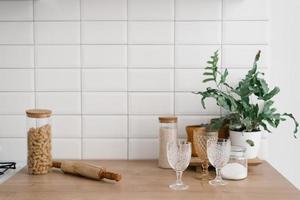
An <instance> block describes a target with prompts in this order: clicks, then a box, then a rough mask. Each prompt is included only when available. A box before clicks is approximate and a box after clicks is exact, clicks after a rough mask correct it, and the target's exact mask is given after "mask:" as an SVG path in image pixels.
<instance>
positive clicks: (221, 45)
mask: <svg viewBox="0 0 300 200" xmlns="http://www.w3.org/2000/svg"><path fill="white" fill-rule="evenodd" d="M223 37H224V0H221V44H220V48H221V63H220V64H221V71H222V70H223V55H224V52H223V51H224V49H223V41H224V38H223ZM222 115H223V114H222V108H221V107H220V116H222Z"/></svg>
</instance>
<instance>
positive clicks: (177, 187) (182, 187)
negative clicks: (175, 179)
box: [169, 183, 189, 190]
mask: <svg viewBox="0 0 300 200" xmlns="http://www.w3.org/2000/svg"><path fill="white" fill-rule="evenodd" d="M169 188H171V189H172V190H187V189H188V188H189V186H188V185H185V184H177V183H174V184H172V185H169Z"/></svg>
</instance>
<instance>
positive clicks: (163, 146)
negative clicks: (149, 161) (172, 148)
mask: <svg viewBox="0 0 300 200" xmlns="http://www.w3.org/2000/svg"><path fill="white" fill-rule="evenodd" d="M159 123H160V128H159V158H158V166H159V167H161V168H171V166H170V165H169V162H168V157H167V143H168V142H176V140H177V117H159Z"/></svg>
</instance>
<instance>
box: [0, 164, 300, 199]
mask: <svg viewBox="0 0 300 200" xmlns="http://www.w3.org/2000/svg"><path fill="white" fill-rule="evenodd" d="M91 162H93V163H97V164H100V165H102V166H106V167H107V168H108V169H110V170H114V171H116V172H120V173H121V174H122V175H123V180H122V181H121V182H118V183H114V182H110V181H100V182H99V181H93V180H88V179H84V178H80V177H76V176H72V175H66V174H63V173H61V172H60V171H58V170H53V171H52V172H51V173H49V174H47V175H40V176H30V175H28V174H27V173H26V169H25V168H24V169H23V170H22V171H20V172H19V173H17V174H16V175H15V176H14V177H12V178H11V179H10V180H8V181H7V182H5V183H3V184H2V185H0V199H1V200H81V199H82V200H99V199H100V200H101V199H104V200H123V199H125V200H148V199H149V200H150V199H151V200H153V199H161V200H163V199H170V200H176V199H180V200H188V199H192V200H194V199H195V200H202V199H203V200H211V199H215V200H235V199H239V200H247V199H249V200H260V199H261V200H269V199H270V200H277V199H278V200H279V199H280V200H285V199H288V200H299V199H300V191H298V190H297V189H296V188H295V187H294V186H292V185H291V184H290V183H289V182H288V181H287V180H286V179H285V178H284V177H282V176H281V175H280V174H279V173H278V172H277V171H276V170H274V169H273V168H272V167H271V166H270V165H269V164H267V163H263V164H262V165H259V166H253V167H250V169H249V176H248V178H247V179H246V180H243V181H228V185H226V186H222V187H213V186H210V185H209V184H208V183H207V182H201V181H199V180H197V179H195V178H194V177H195V173H196V172H194V171H191V170H189V171H186V172H185V173H184V176H183V181H184V182H185V183H186V184H188V185H189V186H190V188H189V189H188V190H187V191H172V190H170V189H169V187H168V185H169V184H170V183H172V182H174V181H175V172H173V171H172V170H168V169H167V170H166V169H160V168H158V167H157V164H156V161H91Z"/></svg>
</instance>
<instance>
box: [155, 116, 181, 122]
mask: <svg viewBox="0 0 300 200" xmlns="http://www.w3.org/2000/svg"><path fill="white" fill-rule="evenodd" d="M158 119H159V122H160V123H176V122H177V117H174V116H168V117H159V118H158Z"/></svg>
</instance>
